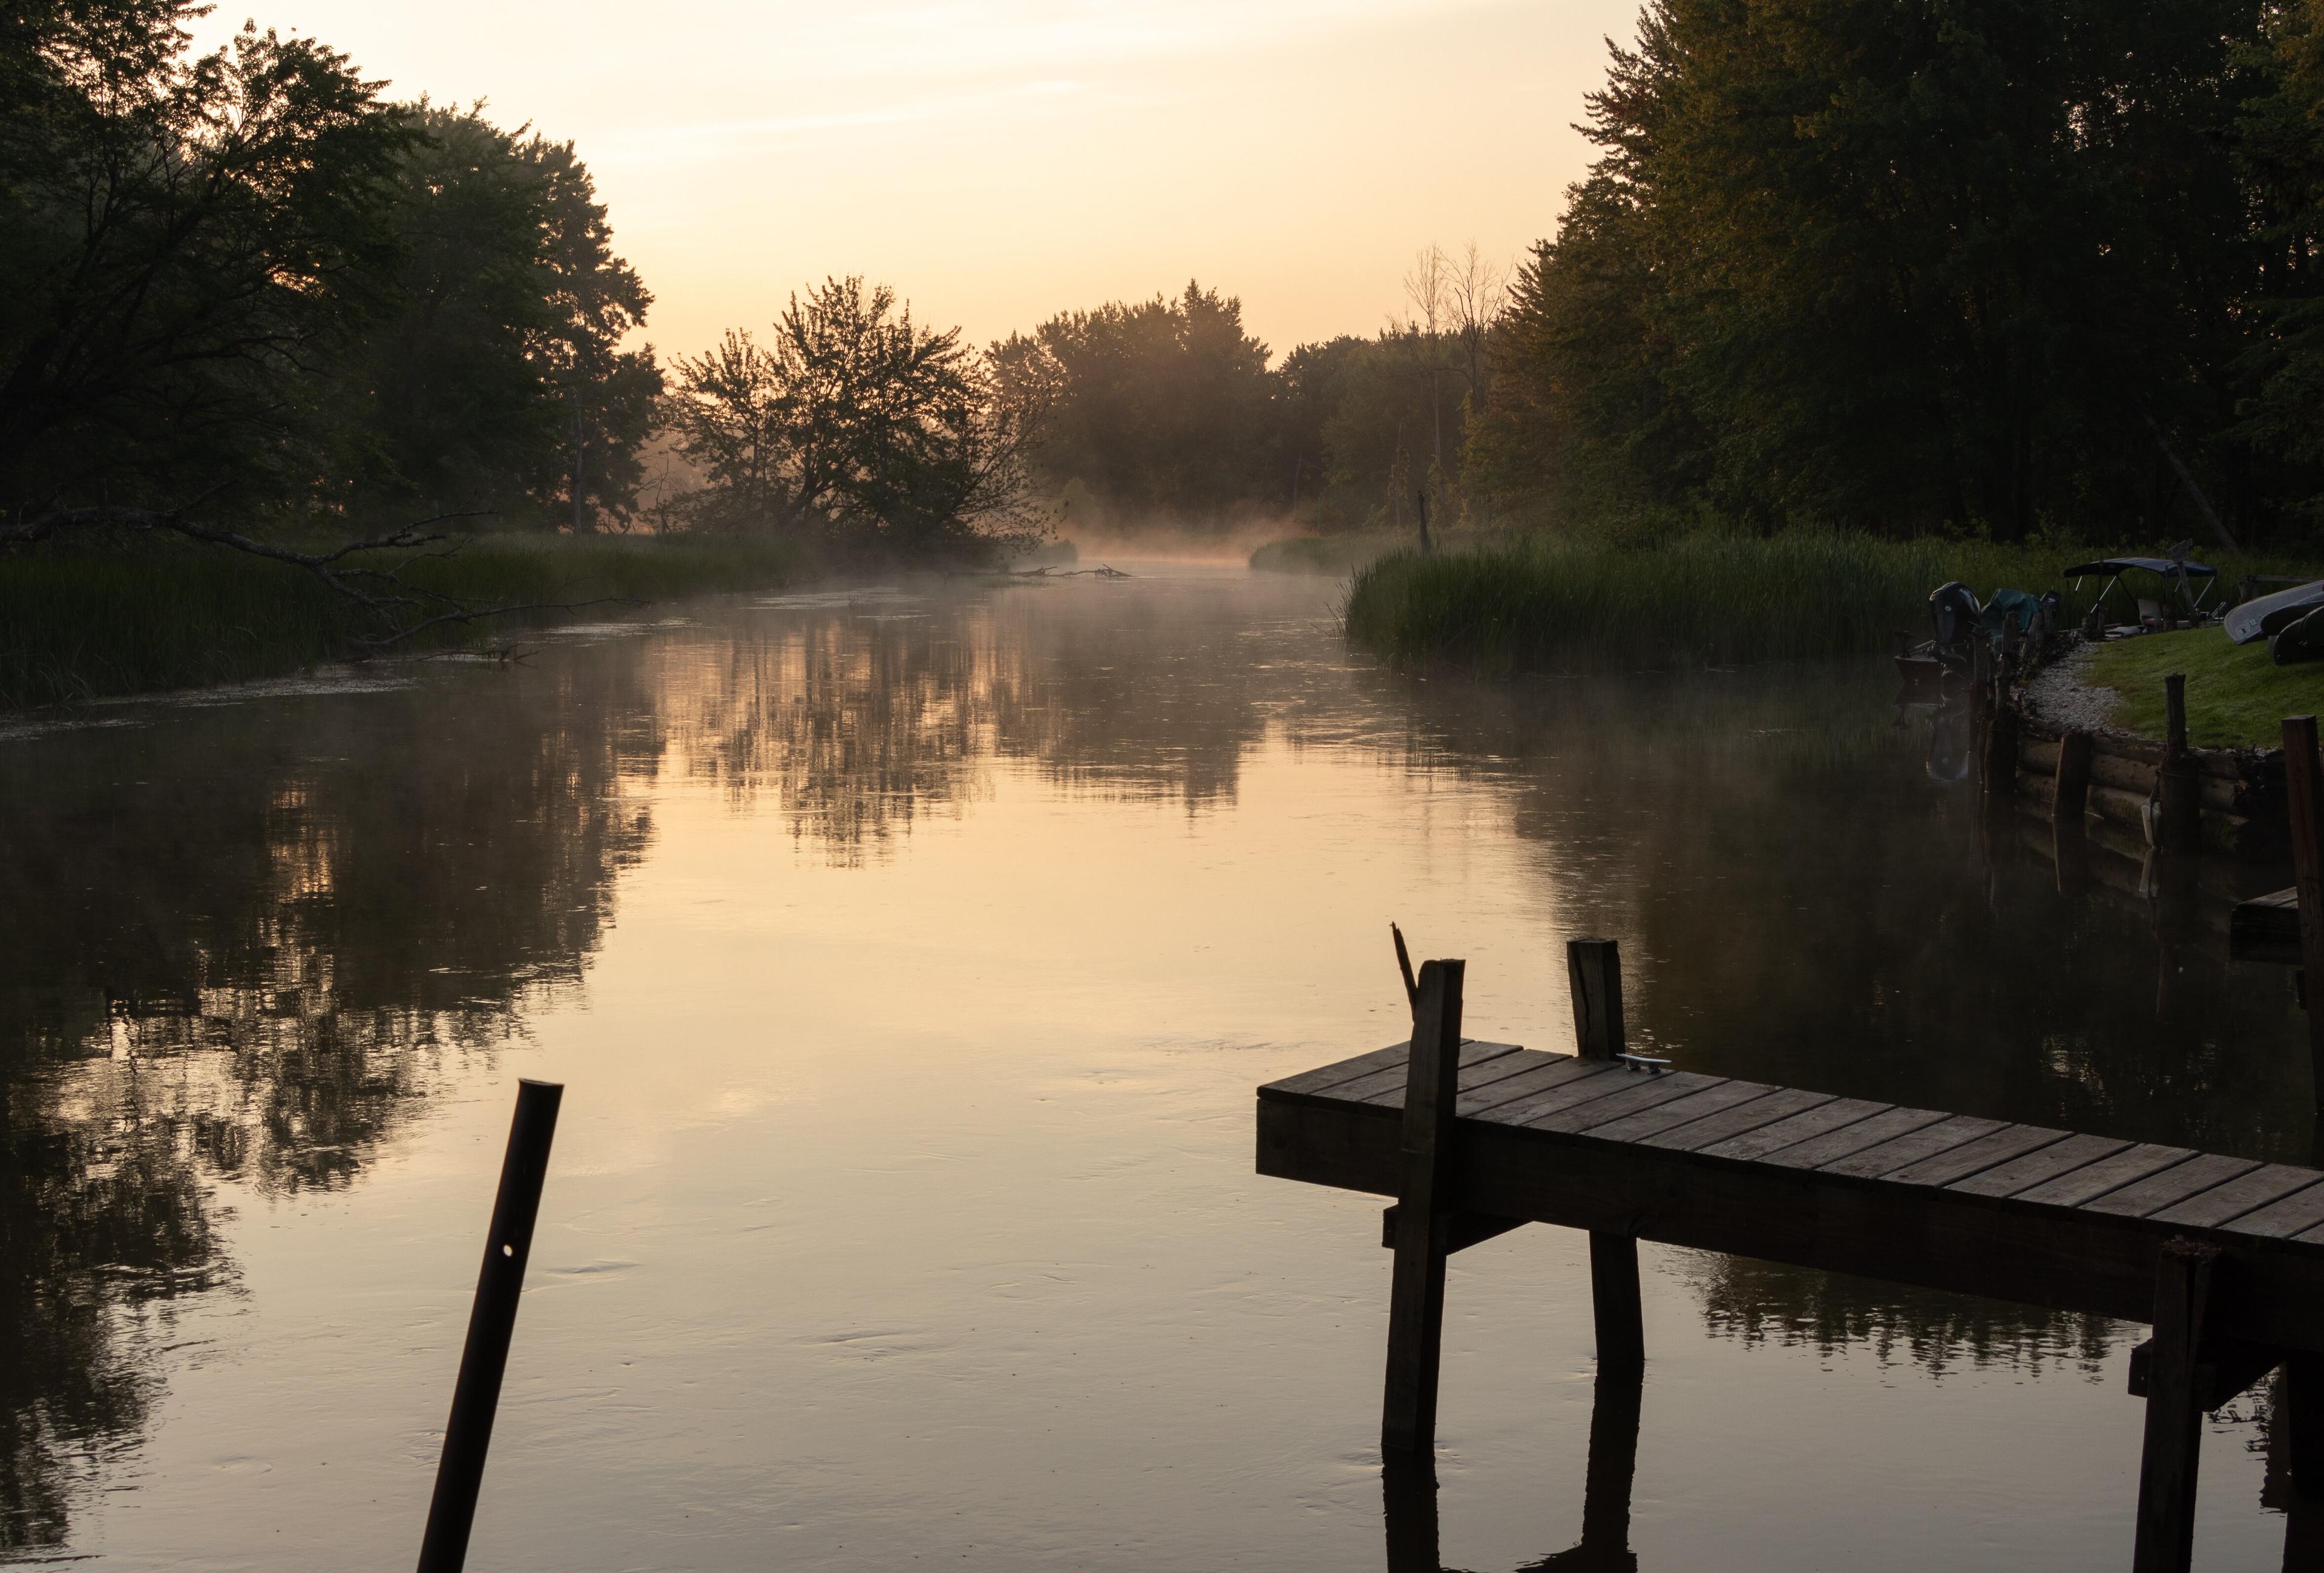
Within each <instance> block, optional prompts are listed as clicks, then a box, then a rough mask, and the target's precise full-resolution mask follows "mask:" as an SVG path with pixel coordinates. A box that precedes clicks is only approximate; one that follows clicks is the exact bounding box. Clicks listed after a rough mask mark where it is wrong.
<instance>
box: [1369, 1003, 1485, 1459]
mask: <svg viewBox="0 0 2324 1573" xmlns="http://www.w3.org/2000/svg"><path fill="white" fill-rule="evenodd" d="M1466 970H1467V964H1466V963H1465V962H1461V961H1424V962H1422V963H1421V965H1420V986H1419V990H1418V993H1417V995H1416V997H1415V1000H1414V1003H1413V1010H1412V1053H1411V1056H1410V1059H1408V1060H1407V1061H1406V1079H1405V1093H1404V1125H1403V1138H1402V1142H1401V1149H1402V1163H1403V1170H1404V1172H1403V1177H1402V1185H1401V1187H1400V1189H1398V1191H1397V1207H1396V1267H1395V1277H1394V1280H1393V1282H1392V1284H1391V1287H1390V1289H1389V1292H1388V1384H1387V1393H1386V1397H1385V1402H1383V1404H1382V1409H1381V1416H1380V1453H1381V1456H1382V1457H1383V1458H1395V1457H1398V1456H1401V1458H1402V1459H1403V1460H1405V1461H1407V1462H1416V1463H1422V1464H1425V1465H1426V1467H1427V1468H1426V1472H1427V1474H1428V1475H1429V1477H1430V1478H1431V1479H1434V1462H1433V1459H1434V1452H1435V1447H1436V1376H1437V1367H1438V1362H1439V1359H1440V1356H1442V1354H1443V1337H1444V1258H1445V1254H1446V1252H1445V1238H1444V1231H1445V1223H1446V1214H1447V1212H1448V1211H1449V1208H1448V1205H1447V1204H1448V1202H1449V1201H1450V1198H1448V1197H1447V1196H1446V1195H1445V1194H1444V1192H1445V1180H1446V1179H1447V1177H1448V1176H1449V1174H1450V1172H1451V1169H1452V1162H1451V1159H1452V1152H1451V1149H1452V1119H1453V1112H1452V1106H1453V1098H1454V1095H1455V1092H1456V1089H1457V1087H1458V1085H1459V1079H1460V1074H1461V982H1462V975H1463V973H1464V972H1465V971H1466Z"/></svg>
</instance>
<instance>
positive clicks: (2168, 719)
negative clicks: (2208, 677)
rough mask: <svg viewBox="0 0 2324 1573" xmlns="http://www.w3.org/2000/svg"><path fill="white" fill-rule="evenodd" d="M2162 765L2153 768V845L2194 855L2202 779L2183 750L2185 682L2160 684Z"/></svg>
mask: <svg viewBox="0 0 2324 1573" xmlns="http://www.w3.org/2000/svg"><path fill="white" fill-rule="evenodd" d="M2163 712H2164V722H2163V763H2161V764H2159V765H2156V766H2155V767H2154V795H2155V798H2156V800H2157V806H2156V810H2155V835H2154V845H2155V846H2156V847H2160V848H2162V849H2163V851H2165V852H2196V851H2199V850H2201V848H2202V845H2203V775H2202V770H2201V767H2200V766H2199V765H2198V764H2196V763H2195V756H2194V754H2192V753H2191V752H2190V751H2189V749H2188V747H2187V679H2186V677H2185V676H2184V675H2183V674H2182V673H2180V672H2175V671H2174V672H2172V674H2171V675H2170V676H2169V677H2166V678H2164V679H2163Z"/></svg>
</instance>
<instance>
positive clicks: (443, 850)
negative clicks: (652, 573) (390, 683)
mask: <svg viewBox="0 0 2324 1573" xmlns="http://www.w3.org/2000/svg"><path fill="white" fill-rule="evenodd" d="M597 675H598V676H599V677H600V678H601V679H602V678H604V676H606V675H607V674H605V673H604V672H603V671H600V672H599V673H598V674H597ZM558 688H563V689H564V690H565V691H562V692H558V691H555V689H558ZM587 692H588V693H589V695H590V702H589V703H587V704H582V703H578V702H576V700H575V699H574V695H573V692H572V689H571V687H570V686H567V685H563V684H559V685H552V691H550V692H549V693H543V692H542V691H541V690H540V689H539V687H534V686H525V687H520V686H513V685H512V686H508V687H505V688H503V689H501V690H499V691H493V690H484V691H483V692H481V693H479V694H478V695H476V696H475V700H476V702H473V703H470V704H466V705H463V706H460V707H457V708H444V707H440V706H438V705H434V704H431V703H429V702H428V699H427V697H426V696H425V695H423V694H418V693H411V694H395V695H387V696H372V697H368V698H367V699H365V700H364V702H363V703H362V704H361V705H359V706H355V705H332V704H321V705H317V706H314V707H313V708H311V710H310V712H309V714H307V715H304V716H302V717H299V722H298V724H294V725H291V726H285V725H284V721H285V717H283V716H282V715H281V712H280V711H278V710H275V709H272V708H259V707H246V708H239V709H232V710H208V711H200V712H192V713H184V714H177V715H171V714H166V713H165V714H164V715H162V716H161V717H159V718H158V719H157V720H155V721H154V722H153V723H152V724H151V725H149V726H142V727H132V728H117V729H116V728H106V729H97V730H91V731H85V732H78V733H67V734H62V735H59V736H51V737H47V738H43V739H41V740H39V741H37V742H36V743H32V744H25V745H15V746H12V747H5V748H0V792H5V800H6V801H8V802H9V803H10V804H11V805H12V808H13V810H14V813H13V822H12V824H11V827H10V829H11V834H10V835H9V836H8V837H7V838H6V839H5V842H0V880H5V884H6V885H7V887H8V888H9V889H11V890H14V891H16V892H20V893H25V897H24V899H19V900H17V901H14V902H8V903H5V905H0V1055H5V1061H0V1065H5V1082H0V1097H5V1131H4V1132H0V1134H5V1143H6V1157H5V1171H0V1188H5V1202H0V1217H5V1228H6V1235H5V1241H0V1329H5V1333H6V1334H7V1335H8V1336H10V1337H11V1338H12V1340H13V1342H12V1344H11V1347H12V1349H13V1350H14V1351H15V1355H14V1358H12V1359H11V1360H9V1361H8V1362H6V1364H5V1370H6V1373H7V1374H6V1382H7V1384H8V1391H7V1393H6V1394H5V1399H6V1414H7V1417H8V1419H7V1423H8V1425H9V1427H10V1428H11V1429H10V1431H9V1434H8V1437H7V1439H6V1446H5V1450H0V1549H6V1550H24V1549H27V1548H33V1547H42V1546H56V1545H60V1544H62V1543H64V1541H65V1540H66V1538H67V1535H68V1532H69V1527H70V1525H69V1502H70V1501H71V1500H72V1498H73V1496H74V1494H75V1491H76V1490H77V1489H78V1488H79V1487H80V1486H83V1485H87V1484H88V1481H89V1478H90V1476H91V1473H92V1471H95V1470H97V1469H99V1468H100V1467H102V1465H103V1464H104V1462H105V1460H106V1458H107V1457H108V1456H109V1455H110V1454H111V1453H112V1452H113V1451H115V1449H116V1448H119V1447H120V1446H121V1445H123V1444H124V1442H125V1441H127V1440H128V1439H132V1438H133V1437H134V1433H135V1432H136V1431H137V1430H139V1429H140V1428H141V1427H142V1426H143V1424H144V1422H145V1419H146V1415H147V1412H148V1410H149V1408H150V1405H151V1403H152V1399H153V1397H154V1394H155V1392H156V1379H155V1378H154V1377H153V1376H152V1374H151V1366H150V1363H149V1359H148V1352H149V1351H150V1349H151V1348H152V1346H153V1345H154V1343H155V1342H156V1340H163V1341H166V1331H167V1327H168V1321H169V1311H170V1308H171V1305H172V1303H173V1302H175V1301H177V1300H180V1299H182V1298H183V1297H185V1296H188V1295H189V1294H194V1293H198V1292H202V1291H211V1290H216V1289H219V1288H221V1287H223V1286H226V1285H228V1284H230V1283H231V1282H232V1281H233V1277H234V1272H233V1267H232V1264H231V1263H229V1262H227V1261H226V1259H225V1258H224V1256H223V1255H222V1254H221V1251H220V1248H219V1245H218V1242H217V1224H216V1220H215V1218H214V1217H213V1208H214V1206H215V1203H214V1200H213V1187H214V1185H215V1183H216V1182H217V1180H221V1179H225V1178H232V1179H234V1180H237V1181H238V1182H240V1183H241V1184H243V1185H245V1186H248V1187H250V1188H253V1189H256V1190H257V1191H259V1192H261V1193H262V1194H268V1195H289V1194H295V1193H297V1192H300V1191H301V1190H305V1189H318V1188H319V1189H337V1188H343V1187H346V1186H347V1185H350V1184H353V1183H355V1181H356V1180H358V1179H359V1178H360V1176H361V1174H362V1172H363V1170H364V1166H365V1164H366V1163H367V1162H368V1161H370V1159H371V1157H372V1155H373V1154H374V1152H375V1151H376V1150H377V1149H378V1148H379V1146H380V1144H381V1143H383V1142H384V1141H386V1140H388V1139H390V1138H391V1137H392V1135H393V1133H395V1131H396V1129H397V1128H398V1126H399V1124H401V1121H402V1120H403V1119H404V1118H405V1117H406V1116H407V1115H408V1114H409V1113H410V1111H412V1110H413V1109H414V1108H415V1107H416V1106H418V1105H419V1104H420V1102H421V1101H422V1100H424V1099H425V1098H426V1096H428V1094H429V1092H430V1091H431V1090H432V1089H433V1088H434V1087H436V1086H438V1084H440V1083H441V1082H442V1081H443V1080H444V1079H445V1078H447V1077H449V1076H451V1075H453V1074H455V1073H457V1070H458V1069H459V1068H460V1065H461V1063H462V1061H463V1060H464V1059H465V1058H466V1057H467V1056H470V1055H476V1054H483V1053H485V1052H487V1051H488V1050H490V1049H491V1047H492V1046H493V1045H496V1044H497V1043H499V1042H501V1041H504V1040H505V1039H506V1038H508V1037H509V1036H510V1035H511V1034H512V1032H516V1031H518V1030H519V1024H520V1021H521V1013H522V1011H523V1009H524V1007H525V1005H526V1004H527V1002H528V1001H529V1000H530V999H531V998H533V997H535V996H537V995H540V994H541V993H542V992H543V991H549V990H554V989H557V988H559V987H564V986H569V985H571V984H572V983H573V982H574V981H575V980H576V978H577V977H578V976H579V972H580V967H581V964H582V960H583V958H585V957H586V955H587V954H588V953H589V952H590V951H591V950H592V949H594V948H595V946H596V945H597V943H598V941H599V939H600V936H601V933H602V931H603V929H604V925H605V924H606V922H607V921H609V919H610V913H611V902H612V894H613V879H614V876H615V874H616V873H617V872H618V871H619V870H620V869H621V868H622V867H623V866H624V865H627V864H630V863H632V862H633V861H634V860H635V859H637V858H638V857H639V856H641V855H642V853H643V851H644V849H645V847H646V846H647V845H648V843H649V840H650V824H649V823H648V821H647V819H646V817H645V815H644V813H643V812H642V810H639V809H636V808H633V807H632V806H630V805H629V804H628V802H627V801H626V800H625V796H624V793H623V791H622V780H623V777H624V775H625V774H626V773H633V772H638V771H645V770H650V769H651V768H652V767H653V765H654V763H655V760H656V758H657V755H658V752H659V750H658V746H657V745H656V744H655V742H654V732H653V728H652V726H651V725H650V720H651V712H650V708H648V707H644V706H641V705H640V704H637V703H636V702H635V699H636V696H635V694H634V692H633V691H632V692H629V693H627V694H626V695H625V693H624V690H623V689H622V687H621V686H620V685H619V684H618V683H616V684H614V685H613V686H612V687H611V689H608V687H607V686H606V684H605V683H604V682H603V681H602V680H601V681H598V682H593V683H591V684H589V685H588V686H587ZM544 701H546V702H544ZM560 701H562V702H560ZM625 701H626V702H625ZM641 719H642V720H644V721H646V722H647V723H648V724H647V725H645V726H632V725H631V724H630V723H632V722H634V721H638V720H641Z"/></svg>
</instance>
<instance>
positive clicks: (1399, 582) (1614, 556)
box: [1343, 532, 2285, 672]
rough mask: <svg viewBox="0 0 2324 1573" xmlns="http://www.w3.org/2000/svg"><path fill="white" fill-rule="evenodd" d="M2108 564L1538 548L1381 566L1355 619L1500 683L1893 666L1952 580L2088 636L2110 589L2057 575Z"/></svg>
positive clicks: (2217, 562) (2077, 557)
mask: <svg viewBox="0 0 2324 1573" xmlns="http://www.w3.org/2000/svg"><path fill="white" fill-rule="evenodd" d="M2109 550H2110V549H2109ZM2107 554H2108V553H2107V551H2104V550H2098V549H2092V550H2089V551H2078V550H2077V549H2074V548H2066V547H2055V546H2043V547H2024V546H2018V547H2008V546H1997V545H1994V544H1992V543H1990V542H1986V541H1880V540H1876V539H1874V538H1872V537H1869V536H1856V535H1837V534H1821V533H1814V534H1811V533H1804V532H1803V533H1796V534H1785V535H1777V536H1774V537H1771V538H1767V539H1757V538H1747V537H1736V536H1727V535H1709V534H1705V535H1694V536H1686V537H1682V538H1681V539H1679V540H1677V541H1672V542H1670V543H1668V544H1665V545H1659V546H1652V547H1627V546H1620V545H1615V544H1611V543H1608V542H1603V541H1587V540H1580V541H1577V540H1568V539H1563V538H1559V537H1549V536H1543V537H1526V538H1522V539H1519V540H1517V541H1511V542H1509V543H1507V544H1505V545H1502V546H1499V547H1492V548H1487V549H1485V550H1481V551H1475V552H1472V553H1470V554H1467V555H1448V556H1442V557H1429V558H1423V557H1420V556H1418V555H1416V554H1414V553H1409V552H1406V553H1399V554H1397V555H1396V556H1394V557H1389V558H1386V559H1383V560H1380V561H1378V562H1375V563H1372V564H1370V565H1369V566H1368V567H1366V568H1363V569H1360V570H1359V571H1358V572H1357V574H1356V576H1355V578H1354V581H1353V583H1352V584H1351V587H1350V588H1349V593H1348V597H1347V602H1346V605H1345V606H1344V608H1343V615H1344V617H1345V620H1346V627H1347V633H1348V637H1349V638H1350V639H1351V641H1352V642H1354V643H1357V644H1359V645H1360V646H1362V647H1364V648H1366V649H1369V650H1373V651H1376V652H1379V653H1381V654H1383V655H1386V656H1388V657H1390V658H1391V659H1394V660H1397V661H1420V660H1441V661H1446V662H1452V663H1454V664H1456V665H1461V666H1465V667H1470V668H1473V669H1476V670H1479V671H1488V672H1507V671H1592V670H1595V671H1606V670H1624V669H1628V670H1637V669H1642V668H1673V667H1682V666H1727V665H1733V664H1736V663H1738V662H1749V661H1771V660H1784V659H1796V658H1800V657H1806V656H1820V655H1839V654H1846V653H1850V652H1870V651H1885V650H1887V649H1889V648H1890V647H1891V646H1892V644H1893V643H1894V641H1895V634H1896V631H1897V630H1900V629H1906V630H1911V631H1912V633H1913V635H1914V638H1916V639H1917V638H1922V637H1924V636H1925V635H1926V633H1927V630H1928V626H1929V592H1930V591H1931V590H1932V589H1934V588H1936V587H1937V586H1939V585H1941V584H1942V583H1944V582H1945V581H1946V580H1948V579H1960V580H1961V581H1962V582H1964V583H1965V584H1967V585H1968V586H1969V588H1971V589H1973V590H1975V591H1976V592H1977V594H1978V597H1980V598H1982V597H1986V596H1988V595H1990V594H1991V593H1992V592H1993V591H1994V590H1995V589H1996V588H2000V587H2003V586H2008V587H2011V588H2018V589H2026V590H2033V591H2035V592H2039V591H2042V590H2045V589H2055V590H2058V591H2059V592H2060V593H2061V595H2062V596H2063V597H2064V602H2065V604H2064V607H2063V613H2062V615H2063V619H2064V620H2065V621H2067V622H2068V623H2071V622H2075V621H2079V620H2080V617H2081V615H2082V614H2083V613H2084V612H2086V611H2087V610H2088V609H2089V603H2090V601H2091V599H2092V598H2093V597H2096V595H2097V594H2098V591H2099V590H2100V589H2101V588H2103V581H2097V580H2091V581H2086V582H2085V583H2084V584H2083V586H2082V588H2081V589H2080V591H2079V592H2076V591H2074V590H2073V589H2072V588H2071V587H2070V585H2069V584H2068V583H2066V582H2065V581H2063V580H2062V579H2061V577H2060V575H2059V572H2058V570H2059V569H2061V568H2063V567H2065V566H2067V565H2070V564H2071V563H2075V562H2078V561H2082V560H2087V559H2089V558H2092V557H2101V556H2105V555H2107ZM2202 560H2203V561H2205V562H2208V563H2209V564H2211V566H2213V567H2215V568H2217V569H2218V570H2219V572H2220V575H2221V577H2222V578H2224V579H2233V578H2235V577H2236V576H2237V575H2239V574H2244V573H2268V572H2280V571H2285V565H2284V564H2282V563H2278V562H2274V561H2273V560H2259V559H2255V558H2252V557H2249V556H2239V555H2236V554H2220V555H2211V554H2209V553H2207V554H2205V555H2204V556H2203V558H2202ZM2222 588H2226V587H2224V586H2223V587H2222ZM2137 593H2145V594H2151V593H2152V592H2151V591H2140V592H2137Z"/></svg>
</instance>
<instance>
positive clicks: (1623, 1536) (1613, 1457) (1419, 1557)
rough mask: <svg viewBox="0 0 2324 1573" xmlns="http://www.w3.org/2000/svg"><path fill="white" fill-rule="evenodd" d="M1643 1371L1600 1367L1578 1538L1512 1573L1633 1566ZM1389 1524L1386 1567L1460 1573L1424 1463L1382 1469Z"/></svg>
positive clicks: (1398, 1572)
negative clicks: (1448, 1562) (1448, 1556)
mask: <svg viewBox="0 0 2324 1573" xmlns="http://www.w3.org/2000/svg"><path fill="white" fill-rule="evenodd" d="M1645 1395H1646V1389H1645V1376H1644V1374H1643V1373H1641V1372H1639V1371H1637V1370H1636V1369H1633V1370H1631V1371H1629V1372H1628V1373H1622V1372H1615V1371H1600V1373H1599V1374H1598V1378H1597V1381H1596V1383H1595V1384H1594V1385H1593V1387H1592V1389H1591V1405H1590V1453H1589V1461H1588V1464H1587V1466H1586V1467H1585V1470H1584V1473H1583V1476H1582V1537H1581V1539H1580V1540H1579V1541H1576V1542H1575V1543H1574V1544H1573V1545H1572V1546H1570V1547H1568V1548H1567V1549H1566V1550H1563V1551H1554V1552H1552V1553H1551V1554H1549V1555H1548V1556H1545V1557H1543V1558H1541V1559H1538V1560H1536V1561H1532V1562H1527V1563H1526V1564H1525V1565H1524V1566H1523V1567H1522V1568H1519V1569H1518V1570H1517V1573H1637V1566H1638V1555H1637V1552H1636V1551H1633V1550H1631V1549H1630V1493H1631V1487H1632V1485H1633V1483H1634V1481H1635V1479H1636V1477H1637V1471H1638V1422H1639V1418H1640V1413H1641V1411H1642V1409H1643V1407H1644V1402H1645ZM1380 1494H1381V1498H1382V1507H1383V1510H1384V1512H1383V1515H1382V1516H1383V1518H1384V1521H1385V1522H1386V1524H1387V1529H1388V1573H1457V1570H1455V1569H1449V1568H1444V1566H1443V1561H1442V1559H1441V1558H1442V1553H1441V1551H1440V1550H1439V1544H1440V1539H1441V1536H1440V1531H1439V1521H1438V1513H1437V1502H1436V1481H1435V1479H1434V1476H1433V1475H1432V1474H1431V1473H1430V1471H1429V1469H1428V1467H1425V1465H1422V1464H1419V1463H1416V1462H1415V1461H1411V1460H1405V1461H1400V1462H1397V1461H1392V1462H1390V1463H1389V1464H1388V1466H1387V1467H1384V1468H1383V1469H1382V1470H1381V1471H1380Z"/></svg>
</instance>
